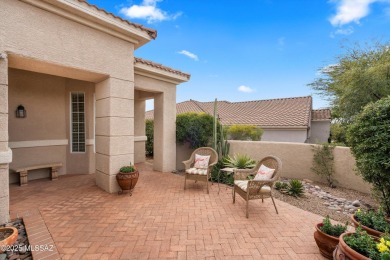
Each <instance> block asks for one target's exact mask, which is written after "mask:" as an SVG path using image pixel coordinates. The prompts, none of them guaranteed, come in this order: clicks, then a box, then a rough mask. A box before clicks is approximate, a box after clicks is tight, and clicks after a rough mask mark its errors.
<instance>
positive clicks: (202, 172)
mask: <svg viewBox="0 0 390 260" xmlns="http://www.w3.org/2000/svg"><path fill="white" fill-rule="evenodd" d="M186 173H189V174H198V175H207V169H198V168H189V169H187V170H186Z"/></svg>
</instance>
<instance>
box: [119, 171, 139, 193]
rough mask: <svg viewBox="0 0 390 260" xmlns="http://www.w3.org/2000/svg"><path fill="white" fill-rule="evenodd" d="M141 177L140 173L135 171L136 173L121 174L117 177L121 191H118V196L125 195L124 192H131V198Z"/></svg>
mask: <svg viewBox="0 0 390 260" xmlns="http://www.w3.org/2000/svg"><path fill="white" fill-rule="evenodd" d="M138 177H139V171H138V170H135V171H134V172H119V173H118V174H117V175H116V180H117V182H118V185H119V187H120V188H121V191H118V194H121V193H123V191H129V193H130V196H131V195H132V191H133V189H134V187H135V185H136V184H137V181H138Z"/></svg>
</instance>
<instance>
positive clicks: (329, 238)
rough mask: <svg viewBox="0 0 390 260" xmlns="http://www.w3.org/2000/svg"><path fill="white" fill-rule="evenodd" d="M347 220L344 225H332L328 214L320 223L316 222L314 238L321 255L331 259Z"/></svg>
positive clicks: (345, 227)
mask: <svg viewBox="0 0 390 260" xmlns="http://www.w3.org/2000/svg"><path fill="white" fill-rule="evenodd" d="M347 225H348V222H347V223H345V225H341V224H336V225H333V224H332V223H331V222H330V219H329V216H326V218H324V220H323V221H322V223H318V224H317V225H316V226H315V227H316V231H315V232H314V240H315V241H316V243H317V246H318V248H319V249H320V253H321V255H323V256H324V257H326V258H328V259H333V255H332V253H333V251H334V250H335V248H336V246H337V244H338V243H339V236H340V235H341V234H342V233H344V232H345V231H346V230H347Z"/></svg>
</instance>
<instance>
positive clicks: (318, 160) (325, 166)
mask: <svg viewBox="0 0 390 260" xmlns="http://www.w3.org/2000/svg"><path fill="white" fill-rule="evenodd" d="M333 150H334V146H333V145H330V144H327V143H324V144H322V145H313V151H314V155H313V167H312V168H311V170H312V171H313V172H314V173H316V174H317V175H319V176H321V177H324V178H325V179H326V181H327V182H328V185H329V187H332V188H333V187H334V180H333V174H334V156H333Z"/></svg>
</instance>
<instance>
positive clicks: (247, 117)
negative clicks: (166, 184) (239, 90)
mask: <svg viewBox="0 0 390 260" xmlns="http://www.w3.org/2000/svg"><path fill="white" fill-rule="evenodd" d="M311 108H312V98H311V97H310V96H307V97H294V98H279V99H269V100H254V101H245V102H228V101H218V114H219V117H220V120H221V123H222V124H223V125H231V124H252V125H257V126H261V127H265V128H273V127H274V128H283V127H287V128H294V127H297V128H301V127H308V126H309V122H310V120H311V118H310V115H311V110H312V109H311ZM176 111H177V114H180V113H184V112H205V113H208V114H211V115H213V113H214V102H199V101H195V100H189V101H184V102H181V103H178V104H177V105H176ZM146 118H147V119H151V118H153V111H148V112H146Z"/></svg>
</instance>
